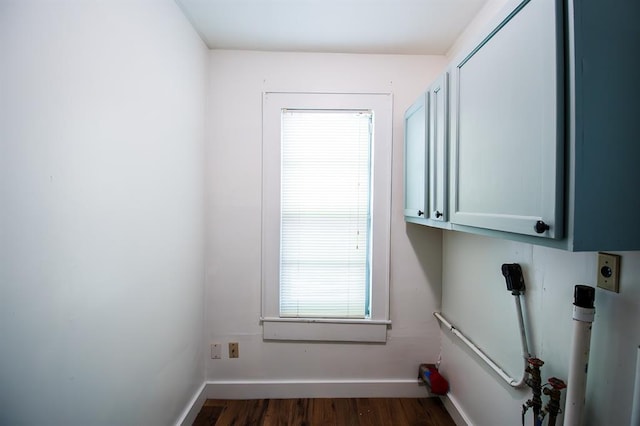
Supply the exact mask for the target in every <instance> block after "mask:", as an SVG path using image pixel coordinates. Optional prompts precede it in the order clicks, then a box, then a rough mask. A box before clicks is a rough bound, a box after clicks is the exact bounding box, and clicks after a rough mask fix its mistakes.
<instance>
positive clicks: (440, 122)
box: [428, 72, 449, 222]
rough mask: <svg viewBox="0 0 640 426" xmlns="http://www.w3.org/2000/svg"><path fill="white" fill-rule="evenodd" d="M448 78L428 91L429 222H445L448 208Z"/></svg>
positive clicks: (436, 81)
mask: <svg viewBox="0 0 640 426" xmlns="http://www.w3.org/2000/svg"><path fill="white" fill-rule="evenodd" d="M448 77H449V74H448V73H446V72H445V73H444V74H442V75H441V76H440V77H438V78H437V79H436V80H435V81H434V82H433V84H432V85H431V86H430V88H429V99H430V103H429V109H430V112H431V119H430V120H429V121H430V126H429V178H428V180H429V207H430V210H429V213H430V219H432V220H437V221H441V222H446V221H447V220H448V216H449V208H448V205H447V202H448V200H447V187H448V185H447V183H448V181H449V177H448V175H447V170H448V168H447V147H448V138H449V97H448V82H449V78H448Z"/></svg>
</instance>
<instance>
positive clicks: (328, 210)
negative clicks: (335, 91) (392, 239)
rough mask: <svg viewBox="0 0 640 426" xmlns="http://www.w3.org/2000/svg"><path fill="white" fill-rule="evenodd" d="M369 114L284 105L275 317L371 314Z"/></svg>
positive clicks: (360, 315)
mask: <svg viewBox="0 0 640 426" xmlns="http://www.w3.org/2000/svg"><path fill="white" fill-rule="evenodd" d="M372 115H373V114H372V112H370V111H345V110H342V111H338V110H290V109H285V110H282V140H281V144H282V145H281V180H280V185H281V192H280V196H281V205H280V207H281V211H280V213H281V217H280V219H281V222H280V317H293V318H308V317H320V318H368V317H369V291H370V285H371V283H370V281H371V272H370V271H371V268H370V264H371V249H370V246H371V245H370V241H371V151H372V136H371V128H372V119H373V117H372Z"/></svg>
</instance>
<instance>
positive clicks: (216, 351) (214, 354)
mask: <svg viewBox="0 0 640 426" xmlns="http://www.w3.org/2000/svg"><path fill="white" fill-rule="evenodd" d="M221 358H222V345H221V344H220V343H212V344H211V359H221Z"/></svg>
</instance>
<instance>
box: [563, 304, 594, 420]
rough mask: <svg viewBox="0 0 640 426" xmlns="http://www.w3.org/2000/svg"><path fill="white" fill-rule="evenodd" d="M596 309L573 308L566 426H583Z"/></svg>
mask: <svg viewBox="0 0 640 426" xmlns="http://www.w3.org/2000/svg"><path fill="white" fill-rule="evenodd" d="M595 312H596V310H595V308H584V307H580V306H576V305H574V306H573V320H574V321H573V339H572V343H571V359H570V360H569V379H568V383H567V400H566V403H565V415H564V425H565V426H582V425H583V421H582V414H583V412H584V406H585V394H586V390H587V370H588V367H589V347H590V345H591V323H592V322H593V318H594V316H595Z"/></svg>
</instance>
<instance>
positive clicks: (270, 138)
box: [260, 92, 393, 342]
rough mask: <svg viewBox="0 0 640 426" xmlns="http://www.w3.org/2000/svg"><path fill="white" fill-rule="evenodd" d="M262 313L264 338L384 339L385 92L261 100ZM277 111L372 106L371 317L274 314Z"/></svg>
mask: <svg viewBox="0 0 640 426" xmlns="http://www.w3.org/2000/svg"><path fill="white" fill-rule="evenodd" d="M262 106H263V109H262V130H263V132H262V185H263V186H262V277H261V278H262V313H261V317H260V321H261V322H262V325H263V338H264V339H266V340H302V341H309V340H318V341H348V342H386V338H387V336H386V335H387V327H388V326H389V325H390V324H391V321H390V319H389V265H390V262H389V260H390V234H391V165H392V134H393V118H392V117H393V116H392V112H393V99H392V95H391V94H389V93H360V94H351V93H300V92H265V93H263V103H262ZM283 109H315V110H323V109H327V110H336V109H342V110H348V109H354V110H372V111H373V112H374V128H373V149H372V165H373V193H372V203H373V204H372V220H373V231H372V242H371V244H372V270H371V281H372V283H371V316H370V318H368V319H358V320H353V319H323V318H280V317H279V263H280V259H279V255H280V250H279V244H280V225H279V224H280V131H281V112H282V110H283Z"/></svg>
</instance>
